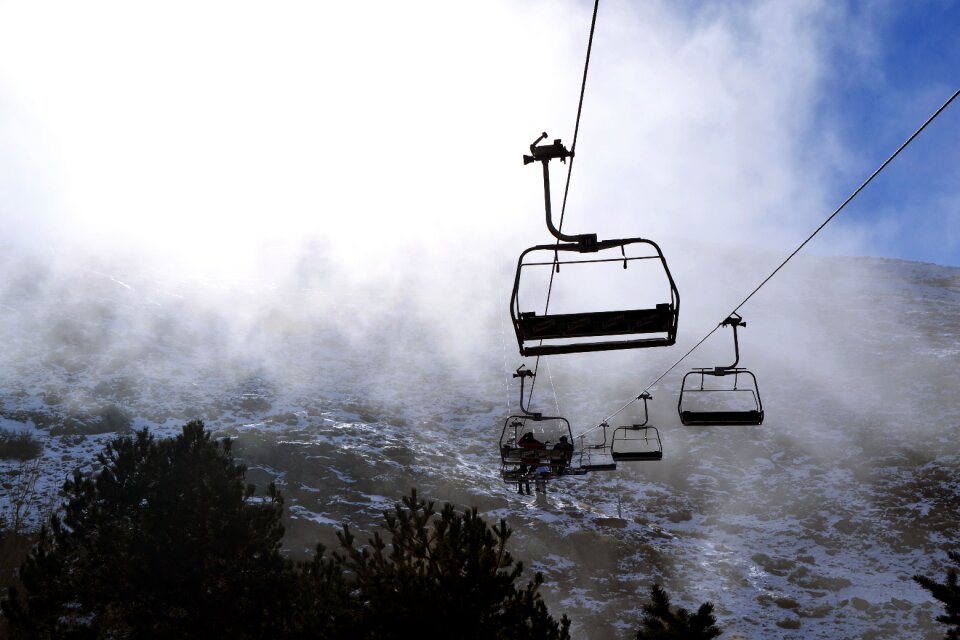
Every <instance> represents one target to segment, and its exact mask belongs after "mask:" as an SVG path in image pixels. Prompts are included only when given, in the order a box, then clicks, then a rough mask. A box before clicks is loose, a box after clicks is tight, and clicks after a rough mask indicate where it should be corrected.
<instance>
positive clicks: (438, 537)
mask: <svg viewBox="0 0 960 640" xmlns="http://www.w3.org/2000/svg"><path fill="white" fill-rule="evenodd" d="M384 515H385V518H386V525H387V531H388V533H389V537H390V543H389V544H388V543H387V542H385V541H384V539H383V538H382V537H381V536H380V534H379V533H375V534H374V535H373V538H372V539H371V540H370V541H369V546H365V547H358V546H357V545H356V540H355V537H354V536H353V534H352V533H351V532H350V530H349V528H348V527H346V526H344V528H343V530H342V531H341V532H338V534H337V535H338V538H339V540H340V545H341V549H340V550H339V551H336V552H333V553H332V554H330V555H327V554H326V553H325V549H324V548H323V547H318V549H317V555H316V556H315V557H314V560H313V562H312V563H310V564H308V565H306V566H304V568H303V571H302V573H301V579H302V580H303V586H304V589H303V591H302V592H303V593H304V594H305V597H306V601H305V602H304V603H303V605H302V606H301V607H300V614H301V615H302V616H304V617H303V619H301V621H300V623H298V624H300V625H301V626H302V628H303V632H304V637H311V638H344V637H350V638H359V639H374V638H376V639H387V638H418V639H421V640H424V639H430V638H451V637H454V638H477V639H481V638H482V639H499V638H503V639H508V638H509V639H510V640H534V639H536V640H541V639H542V640H553V639H567V638H569V633H568V630H569V625H570V621H569V620H568V619H567V618H566V616H563V618H562V619H561V621H560V622H557V621H556V620H554V619H553V618H552V617H551V616H550V614H549V612H548V611H547V607H546V605H545V604H544V602H543V600H542V599H541V597H540V594H539V592H538V589H539V587H540V585H541V584H542V583H543V576H542V575H541V574H540V573H537V574H536V575H535V577H534V579H533V580H532V581H530V582H528V583H527V585H526V586H525V587H523V588H518V587H517V585H516V584H515V583H516V582H517V580H518V579H519V578H520V576H521V574H522V573H523V564H522V563H520V562H517V563H514V561H513V558H512V557H511V555H510V553H509V552H508V551H507V550H506V543H507V539H508V538H509V537H510V530H509V529H508V528H507V525H506V523H505V522H504V521H502V520H501V522H500V524H499V526H496V527H493V526H488V525H487V524H486V522H484V520H483V519H482V518H481V517H480V516H479V515H477V511H476V510H475V509H472V510H468V511H464V512H463V513H462V514H460V513H457V512H456V511H455V510H454V508H453V506H452V505H450V504H447V505H445V506H444V507H443V509H442V510H441V511H440V512H439V513H437V512H435V511H434V508H433V503H432V502H429V503H428V502H425V501H424V500H422V499H420V498H418V497H417V492H416V491H415V490H414V491H412V492H411V493H410V496H409V497H405V498H404V499H403V502H402V504H397V505H396V507H395V508H394V510H393V512H386V513H385V514H384Z"/></svg>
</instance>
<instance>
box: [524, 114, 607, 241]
mask: <svg viewBox="0 0 960 640" xmlns="http://www.w3.org/2000/svg"><path fill="white" fill-rule="evenodd" d="M546 137H547V133H546V132H544V133H543V135H541V136H540V137H539V138H537V139H536V140H535V141H534V142H533V144H531V145H530V155H524V156H523V164H525V165H527V164H530V163H532V162H539V163H541V164H542V165H543V204H544V210H545V211H546V216H547V229H549V231H550V233H551V235H553V237H554V238H556V239H557V240H559V241H561V242H572V243H575V245H576V246H577V247H578V249H577V250H578V251H580V252H581V253H590V252H594V251H597V234H595V233H584V234H580V235H573V236H572V235H568V234H566V233H563V232H562V231H560V230H559V229H557V227H556V226H555V225H554V224H553V208H552V207H551V204H550V161H551V160H553V159H554V158H559V160H560V162H566V161H567V158H573V151H568V150H567V148H566V147H565V146H563V143H562V142H561V141H560V139H559V138H557V139H556V140H554V141H553V143H552V144H544V145H540V144H539V143H540V141H541V140H543V139H545V138H546ZM538 145H539V146H538Z"/></svg>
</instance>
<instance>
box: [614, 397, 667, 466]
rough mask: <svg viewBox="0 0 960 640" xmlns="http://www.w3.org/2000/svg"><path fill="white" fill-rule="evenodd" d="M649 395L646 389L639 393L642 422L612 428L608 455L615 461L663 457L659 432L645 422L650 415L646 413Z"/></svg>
mask: <svg viewBox="0 0 960 640" xmlns="http://www.w3.org/2000/svg"><path fill="white" fill-rule="evenodd" d="M651 397H652V396H651V395H650V394H649V393H647V392H646V391H644V392H643V393H642V394H640V399H642V400H643V422H642V423H640V424H633V425H627V426H623V427H617V428H616V429H614V431H613V439H612V440H611V441H610V455H611V457H612V458H613V459H614V460H615V461H616V462H639V461H645V460H662V459H663V444H662V443H661V442H660V432H659V431H657V428H656V427H652V426H649V425H648V424H647V422H649V421H650V416H649V414H648V413H647V400H649V399H650V398H651Z"/></svg>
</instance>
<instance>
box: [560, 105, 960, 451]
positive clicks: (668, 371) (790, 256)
mask: <svg viewBox="0 0 960 640" xmlns="http://www.w3.org/2000/svg"><path fill="white" fill-rule="evenodd" d="M958 95H960V89H957V90H956V91H955V92H954V93H953V95H952V96H950V97H949V98H948V99H947V101H946V102H944V103H943V104H942V105H940V108H939V109H937V110H936V111H934V112H933V114H932V115H931V116H930V117H929V118H927V119H926V120H925V121H924V123H923V124H922V125H920V127H919V128H918V129H917V130H916V131H914V132H913V133H912V134H911V135H910V137H909V138H907V139H906V140H905V141H904V142H903V144H901V145H900V146H899V147H897V150H896V151H894V152H893V153H892V154H890V157H888V158H887V159H886V160H884V161H883V164H881V165H880V166H879V167H877V170H876V171H874V172H873V173H872V174H870V177H869V178H867V179H866V180H864V181H863V183H862V184H861V185H860V186H859V187H857V189H856V190H855V191H854V192H853V193H851V194H850V195H849V196H848V197H847V199H846V200H844V201H843V202H842V203H841V204H840V206H839V207H837V208H836V209H834V211H833V213H831V214H830V215H829V216H828V217H827V219H826V220H824V221H823V222H822V223H821V224H820V226H819V227H817V228H816V229H815V230H814V232H813V233H811V234H810V235H809V236H807V239H806V240H804V241H803V242H801V243H800V246H798V247H797V248H796V249H794V250H793V252H792V253H791V254H790V255H788V256H787V257H786V259H785V260H784V261H783V262H781V263H780V265H779V266H778V267H777V268H776V269H774V270H773V271H772V272H771V273H770V275H768V276H767V277H766V278H764V279H763V281H762V282H761V283H760V284H758V285H757V287H756V288H755V289H754V290H753V291H751V292H750V293H749V295H747V297H746V298H744V299H743V300H742V301H741V302H740V304H738V305H737V306H736V307H735V308H734V309H733V311H731V312H730V313H728V314H727V315H726V316H724V319H726V318H729V317H730V316H732V315H733V314H735V313H737V312H738V311H740V309H741V308H742V307H743V305H745V304H747V302H749V301H750V299H751V298H753V296H754V295H756V293H757V292H758V291H760V289H761V288H763V286H764V285H765V284H767V283H768V282H769V281H770V280H771V279H772V278H773V276H775V275H777V273H778V272H779V271H780V270H781V269H782V268H783V267H784V266H786V264H787V263H788V262H790V260H791V259H792V258H793V257H794V256H795V255H797V254H798V253H800V250H801V249H803V248H804V247H805V246H807V243H809V242H810V241H811V240H813V238H814V237H815V236H816V235H817V234H818V233H820V231H821V230H823V228H824V227H826V226H827V225H828V224H830V222H831V221H832V220H833V219H834V218H835V217H837V214H839V213H840V212H841V211H843V209H844V208H845V207H846V206H847V205H848V204H850V202H851V201H852V200H853V199H854V198H856V197H857V195H859V194H860V192H861V191H863V190H864V188H866V186H867V185H868V184H870V183H871V182H872V181H873V179H874V178H876V177H877V176H878V175H880V172H881V171H883V170H884V169H886V168H887V165H889V164H890V163H891V162H893V159H894V158H896V157H897V156H898V155H900V152H901V151H903V150H904V149H906V148H907V146H908V145H909V144H910V143H911V142H913V140H914V138H916V137H917V136H918V135H920V132H921V131H923V130H924V129H926V128H927V125H929V124H930V123H931V122H933V121H934V120H935V119H936V118H937V116H939V115H940V114H941V113H942V112H943V111H944V109H946V108H947V107H948V106H950V103H951V102H953V101H954V100H955V99H956V97H957V96H958ZM720 326H721V325H719V324H718V325H717V326H715V327H714V328H713V329H711V330H710V332H709V333H707V335H705V336H704V337H703V338H702V339H701V340H700V342H698V343H697V344H695V345H694V346H693V348H691V349H690V350H689V351H687V352H686V353H685V354H683V356H682V357H681V358H680V359H679V360H677V361H676V362H674V363H673V364H672V365H670V368H669V369H667V370H666V371H664V372H663V373H661V374H660V375H659V376H657V379H656V380H654V381H653V382H651V383H650V384H648V385H647V386H646V387H644V389H643V392H641V393H640V394H638V395H637V397H636V398H634V399H632V400H630V401H628V402H627V403H625V404H624V405H623V406H622V407H620V408H619V409H617V410H616V411H615V412H613V413H612V414H610V415H609V416H607V417H606V418H604V419H603V420H602V421H601V422H600V423H599V424H597V425H596V426H594V427H591V428H590V429H587V430H586V431H584V432H583V433H581V434H580V436H578V437H582V436H584V435H586V434H587V433H589V432H591V431H595V430H596V429H598V428H600V427H601V426H602V425H603V424H604V423H605V422H607V421H609V420H611V419H612V418H614V417H616V416H617V415H618V414H620V413H621V412H622V411H623V410H624V409H626V408H627V407H629V406H630V405H631V404H633V403H634V402H636V401H637V400H639V399H640V396H641V395H642V394H643V393H645V392H647V391H649V390H650V388H651V387H653V386H654V385H655V384H657V383H658V382H660V381H661V380H662V379H663V378H664V377H665V376H666V375H667V374H668V373H670V372H671V371H673V370H674V369H676V368H677V366H679V364H680V363H681V362H683V361H684V360H686V359H687V356H689V355H690V354H691V353H693V352H694V351H696V350H697V349H698V348H699V347H700V345H702V344H703V343H704V342H706V341H707V338H709V337H710V336H712V335H713V334H714V333H715V332H716V330H717V329H719V328H720Z"/></svg>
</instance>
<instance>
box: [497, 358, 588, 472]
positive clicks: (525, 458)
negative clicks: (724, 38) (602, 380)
mask: <svg viewBox="0 0 960 640" xmlns="http://www.w3.org/2000/svg"><path fill="white" fill-rule="evenodd" d="M513 377H515V378H520V409H521V411H522V414H517V415H511V416H508V417H507V419H506V420H505V421H504V423H503V429H502V431H501V432H500V443H499V448H500V461H501V476H502V478H503V480H504V482H521V481H526V480H529V479H533V477H534V473H536V475H537V477H538V478H539V479H540V480H548V479H551V478H556V477H559V476H562V475H580V474H581V473H585V472H581V471H580V470H579V469H578V468H573V467H571V462H572V459H573V455H574V444H573V433H572V431H571V430H570V422H568V421H567V419H566V418H562V417H559V416H545V415H543V414H541V413H535V412H532V411H529V410H528V409H527V408H526V407H524V405H523V387H524V379H525V378H528V377H529V378H532V377H534V373H533V372H532V371H530V370H529V369H526V368H524V367H523V366H521V367H520V368H518V369H517V372H516V373H515V374H514V376H513ZM528 433H529V434H531V435H532V437H533V438H534V439H535V441H536V443H538V444H539V446H537V445H534V444H526V443H524V442H523V438H524V436H525V435H526V434H528ZM561 437H562V438H564V439H565V440H566V442H567V443H568V444H569V447H568V448H563V447H558V446H557V445H559V444H560V443H561V440H560V438H561ZM541 447H542V448H541ZM537 470H539V472H537Z"/></svg>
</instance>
